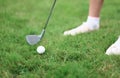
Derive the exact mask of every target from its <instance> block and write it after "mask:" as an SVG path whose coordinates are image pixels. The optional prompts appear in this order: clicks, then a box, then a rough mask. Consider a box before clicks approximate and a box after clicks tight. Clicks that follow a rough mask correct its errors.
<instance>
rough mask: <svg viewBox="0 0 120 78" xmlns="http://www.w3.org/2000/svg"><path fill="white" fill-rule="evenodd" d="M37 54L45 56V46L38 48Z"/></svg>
mask: <svg viewBox="0 0 120 78" xmlns="http://www.w3.org/2000/svg"><path fill="white" fill-rule="evenodd" d="M37 52H38V53H39V54H43V53H44V52H45V47H44V46H38V47H37Z"/></svg>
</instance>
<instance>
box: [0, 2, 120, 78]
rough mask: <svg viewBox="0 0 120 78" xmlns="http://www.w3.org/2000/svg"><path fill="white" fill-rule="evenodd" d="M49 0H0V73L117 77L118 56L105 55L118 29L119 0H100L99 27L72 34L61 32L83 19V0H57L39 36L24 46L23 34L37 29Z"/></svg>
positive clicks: (16, 77) (20, 77) (25, 77)
mask: <svg viewBox="0 0 120 78" xmlns="http://www.w3.org/2000/svg"><path fill="white" fill-rule="evenodd" d="M52 2H53V0H31V1H30V0H22V1H21V0H0V78H120V57H119V56H107V55H105V51H106V49H107V48H108V47H109V46H110V45H111V44H112V43H114V42H115V40H116V39H117V38H118V36H119V35H120V7H119V5H120V3H119V0H113V1H112V0H105V3H104V6H103V9H102V12H101V28H100V30H98V31H94V32H91V33H85V34H79V35H77V36H75V37H71V36H68V37H64V36H63V32H64V31H65V30H67V29H70V28H72V27H76V26H78V25H80V24H81V23H82V22H83V21H85V20H86V18H87V13H88V2H89V1H88V0H87V1H85V0H75V1H73V0H69V1H66V0H58V1H57V4H56V7H55V9H54V13H53V15H52V18H51V20H50V22H49V26H48V27H47V29H46V34H45V36H44V38H43V39H42V41H41V42H40V43H38V44H37V45H35V46H29V45H28V44H27V42H26V40H25V36H26V35H27V34H39V33H40V32H41V30H42V28H43V26H44V23H45V21H46V18H47V16H48V13H49V9H50V6H51V4H52ZM39 45H43V46H45V47H46V52H45V54H43V55H39V54H38V53H37V52H36V48H37V46H39Z"/></svg>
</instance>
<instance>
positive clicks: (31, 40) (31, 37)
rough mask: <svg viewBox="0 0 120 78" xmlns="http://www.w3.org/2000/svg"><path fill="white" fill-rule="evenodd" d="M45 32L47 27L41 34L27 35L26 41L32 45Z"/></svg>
mask: <svg viewBox="0 0 120 78" xmlns="http://www.w3.org/2000/svg"><path fill="white" fill-rule="evenodd" d="M44 34H45V29H43V30H42V32H41V34H40V35H27V36H26V41H27V42H28V43H29V44H30V45H35V44H37V43H38V42H39V41H40V40H41V39H42V38H43V36H44Z"/></svg>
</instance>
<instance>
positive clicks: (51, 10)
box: [44, 0, 56, 29]
mask: <svg viewBox="0 0 120 78" xmlns="http://www.w3.org/2000/svg"><path fill="white" fill-rule="evenodd" d="M55 4H56V0H54V3H53V5H52V7H51V9H50V13H49V16H48V18H47V21H46V23H45V26H44V29H46V27H47V25H48V22H49V20H50V17H51V15H52V12H53V9H54V6H55Z"/></svg>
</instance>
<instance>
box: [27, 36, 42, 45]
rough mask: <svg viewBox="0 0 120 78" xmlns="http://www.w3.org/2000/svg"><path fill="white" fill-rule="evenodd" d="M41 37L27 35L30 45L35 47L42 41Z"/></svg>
mask: <svg viewBox="0 0 120 78" xmlns="http://www.w3.org/2000/svg"><path fill="white" fill-rule="evenodd" d="M40 40H41V39H40V37H39V36H38V35H27V36H26V41H27V42H28V43H29V44H30V45H35V44H37V43H38V42H39V41H40Z"/></svg>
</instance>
